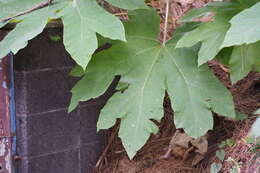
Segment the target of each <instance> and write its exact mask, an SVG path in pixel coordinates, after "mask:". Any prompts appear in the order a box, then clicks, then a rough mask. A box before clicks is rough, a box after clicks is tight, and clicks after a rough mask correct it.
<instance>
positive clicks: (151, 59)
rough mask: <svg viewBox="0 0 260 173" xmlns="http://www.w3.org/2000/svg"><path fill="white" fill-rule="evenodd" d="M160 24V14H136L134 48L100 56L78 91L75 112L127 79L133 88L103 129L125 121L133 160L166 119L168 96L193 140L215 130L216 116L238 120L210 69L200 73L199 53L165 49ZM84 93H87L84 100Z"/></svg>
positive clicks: (112, 103)
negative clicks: (117, 77) (159, 38)
mask: <svg viewBox="0 0 260 173" xmlns="http://www.w3.org/2000/svg"><path fill="white" fill-rule="evenodd" d="M134 14H136V15H134ZM159 23H160V20H159V16H158V15H157V14H156V12H155V11H154V10H146V11H143V10H138V11H135V12H133V13H130V21H129V22H127V23H125V28H126V31H127V32H126V33H127V40H128V42H127V43H123V42H119V43H118V44H115V45H113V46H112V48H110V49H109V50H107V51H106V52H105V53H104V52H103V53H102V52H101V53H98V54H97V55H95V56H94V57H93V61H91V63H90V66H89V67H87V69H86V70H87V72H86V75H85V77H84V78H85V79H82V81H80V82H79V83H78V84H77V85H76V86H75V88H74V89H73V90H72V93H73V99H72V105H73V104H74V106H72V107H75V105H76V104H75V103H77V102H78V101H84V100H87V99H89V98H92V97H94V96H98V95H99V94H101V93H103V92H104V91H105V88H106V87H107V86H108V85H109V84H110V83H111V81H112V79H113V76H114V75H121V79H120V80H121V81H123V82H124V83H128V84H129V85H128V87H127V88H126V89H125V90H124V92H117V93H115V94H114V95H113V96H112V98H110V99H109V101H108V103H107V104H106V105H105V107H104V108H103V109H102V111H101V114H100V118H99V121H98V125H97V126H98V129H107V128H110V127H111V126H113V125H114V124H115V122H116V119H117V118H121V124H120V130H119V137H120V138H121V139H122V142H123V145H124V147H125V149H126V151H127V153H128V156H129V157H130V158H133V156H134V155H135V154H136V152H137V151H138V150H139V149H140V148H141V147H142V146H143V145H144V144H145V142H146V141H147V139H148V138H149V136H150V134H151V133H156V132H157V130H158V128H157V126H156V125H155V124H154V123H153V122H152V121H151V119H154V120H157V121H160V119H161V118H162V116H163V99H164V96H165V91H167V92H168V94H169V96H170V99H171V101H172V106H173V108H174V110H175V117H174V119H175V124H176V127H177V128H183V129H184V130H185V131H186V132H187V134H189V135H190V136H192V137H199V136H202V135H204V134H205V133H206V132H207V131H208V130H209V129H212V127H213V118H212V113H211V110H213V111H215V112H217V113H220V114H222V115H226V116H230V117H233V118H234V117H235V113H234V107H233V106H234V105H233V100H232V96H231V94H230V93H229V92H228V90H227V89H226V88H225V87H224V86H223V85H222V84H221V83H220V82H219V81H218V80H217V79H216V77H214V75H213V74H212V72H211V71H210V70H209V69H208V67H207V66H203V67H201V68H200V69H199V68H198V67H197V64H196V61H197V59H196V52H195V51H193V50H192V49H176V48H175V47H174V45H175V44H176V42H175V41H174V40H172V41H169V42H168V43H167V44H166V45H165V46H162V45H161V44H160V43H159V42H158V41H157V34H158V32H159ZM148 28H149V29H148ZM100 78H101V79H100ZM92 83H94V84H92ZM89 88H91V89H89ZM80 89H82V91H81V92H79V90H80ZM75 93H78V94H75ZM80 93H85V96H84V98H83V97H82V94H80Z"/></svg>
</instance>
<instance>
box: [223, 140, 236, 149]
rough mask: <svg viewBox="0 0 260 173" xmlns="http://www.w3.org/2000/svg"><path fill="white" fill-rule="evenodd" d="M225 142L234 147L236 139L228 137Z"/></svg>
mask: <svg viewBox="0 0 260 173" xmlns="http://www.w3.org/2000/svg"><path fill="white" fill-rule="evenodd" d="M225 142H226V145H227V146H228V147H232V146H233V145H234V144H235V142H234V140H232V139H227V140H226V141H225Z"/></svg>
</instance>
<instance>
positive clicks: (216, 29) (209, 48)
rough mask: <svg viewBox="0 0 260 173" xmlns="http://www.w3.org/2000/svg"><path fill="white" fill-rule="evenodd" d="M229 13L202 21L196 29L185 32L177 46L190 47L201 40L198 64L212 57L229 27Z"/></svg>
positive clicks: (217, 50)
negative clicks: (208, 20)
mask: <svg viewBox="0 0 260 173" xmlns="http://www.w3.org/2000/svg"><path fill="white" fill-rule="evenodd" d="M229 17H230V16H229V15H218V16H216V17H215V19H214V20H213V21H212V22H208V23H204V24H202V25H200V26H199V27H198V28H197V29H195V30H193V31H191V32H188V33H187V34H185V35H184V36H183V37H182V38H181V39H180V40H179V42H178V44H177V47H179V48H180V47H191V46H193V45H195V44H197V43H198V42H201V48H200V51H199V58H198V65H202V64H204V63H205V62H207V61H208V60H211V59H213V58H214V57H215V56H216V55H217V53H218V52H219V51H220V47H221V45H222V43H223V41H224V38H225V35H226V32H227V30H228V28H229V23H228V20H229Z"/></svg>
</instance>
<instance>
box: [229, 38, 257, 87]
mask: <svg viewBox="0 0 260 173" xmlns="http://www.w3.org/2000/svg"><path fill="white" fill-rule="evenodd" d="M259 50H260V42H257V43H253V44H249V45H245V44H244V45H242V46H235V47H234V49H233V52H232V55H231V59H230V61H229V64H230V74H231V80H232V82H233V83H235V82H237V81H238V80H240V79H242V78H244V77H245V76H246V75H247V74H248V73H249V72H250V71H251V70H253V69H256V70H257V69H259V68H260V54H259Z"/></svg>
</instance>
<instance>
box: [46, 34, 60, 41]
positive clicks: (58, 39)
mask: <svg viewBox="0 0 260 173" xmlns="http://www.w3.org/2000/svg"><path fill="white" fill-rule="evenodd" d="M49 37H50V39H51V40H52V41H55V42H57V41H60V40H61V37H60V36H59V35H51V36H49Z"/></svg>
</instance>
